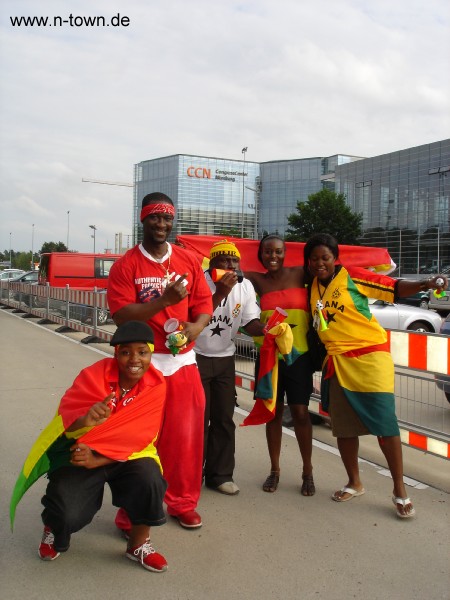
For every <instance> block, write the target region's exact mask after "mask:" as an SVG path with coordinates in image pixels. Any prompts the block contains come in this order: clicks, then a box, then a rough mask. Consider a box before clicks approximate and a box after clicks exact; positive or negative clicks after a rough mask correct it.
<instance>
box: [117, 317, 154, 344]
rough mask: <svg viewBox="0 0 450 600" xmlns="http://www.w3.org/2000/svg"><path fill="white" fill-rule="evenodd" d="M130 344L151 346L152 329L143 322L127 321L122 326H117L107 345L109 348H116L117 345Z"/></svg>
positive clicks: (152, 338) (152, 339)
mask: <svg viewBox="0 0 450 600" xmlns="http://www.w3.org/2000/svg"><path fill="white" fill-rule="evenodd" d="M131 342H146V343H147V342H149V343H150V344H153V343H154V336H153V330H152V328H151V327H150V326H149V325H147V323H144V321H127V322H126V323H124V324H123V325H119V327H118V328H117V329H116V331H115V333H114V335H113V336H112V339H111V341H110V342H109V343H110V345H111V346H118V345H119V344H130V343H131Z"/></svg>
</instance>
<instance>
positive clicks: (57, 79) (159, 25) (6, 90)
mask: <svg viewBox="0 0 450 600" xmlns="http://www.w3.org/2000/svg"><path fill="white" fill-rule="evenodd" d="M69 5H70V7H69ZM37 11H39V13H37ZM118 12H120V15H121V16H128V17H129V19H130V25H129V27H121V28H111V27H105V28H99V27H86V26H84V27H70V26H69V25H65V26H63V27H54V26H52V27H46V28H44V27H33V28H30V27H29V28H25V27H21V28H18V27H12V25H11V22H10V16H14V15H16V14H20V15H30V16H33V15H38V16H48V17H51V18H53V17H54V16H55V15H60V16H65V17H66V18H68V16H69V14H70V13H72V15H73V16H93V15H97V16H104V17H105V18H108V19H109V18H110V17H111V16H112V15H116V14H117V13H118ZM448 21H449V11H448V8H447V2H444V0H430V1H429V2H427V3H426V4H425V3H423V2H422V1H419V0H410V1H406V0H398V1H397V2H395V3H392V2H388V1H387V0H378V1H377V2H373V3H367V2H365V1H364V2H363V1H362V0H342V1H341V2H340V3H336V2H331V0H330V1H328V0H317V1H316V2H315V3H304V2H298V0H278V1H276V2H275V0H258V1H257V2H256V1H246V0H241V1H231V2H229V1H225V0H222V1H217V2H210V1H206V0H191V2H189V3H187V2H184V1H182V0H165V1H164V2H163V1H162V0H155V1H153V2H151V3H144V2H141V1H137V0H129V1H128V2H127V3H126V5H124V3H121V6H120V8H117V7H113V6H112V5H111V3H110V2H109V1H108V2H107V1H105V0H101V1H96V2H95V7H93V5H92V3H91V2H88V1H86V0H80V1H78V2H77V3H76V4H75V3H61V2H57V1H50V0H41V2H40V3H39V6H38V5H37V4H36V3H35V2H31V0H30V1H28V0H24V1H22V2H20V3H17V2H16V1H15V2H12V1H9V0H6V1H4V2H3V3H2V7H1V34H2V38H3V51H2V52H1V56H2V58H1V59H0V61H1V62H0V67H1V68H2V74H3V75H2V82H1V88H0V110H1V115H2V116H1V134H2V142H1V147H0V150H1V156H0V159H1V171H0V177H1V181H2V188H1V189H2V193H1V196H0V203H1V214H2V219H1V223H0V248H3V247H7V246H9V232H10V231H12V230H14V238H13V239H14V241H13V245H14V248H16V249H18V250H20V249H21V248H23V249H25V248H26V247H27V245H29V238H30V228H31V223H32V222H34V221H35V239H36V240H37V241H36V242H35V246H39V247H40V245H41V244H42V243H43V242H44V241H59V240H61V241H65V239H66V234H67V233H66V231H67V211H68V210H70V230H71V231H70V236H71V240H72V242H71V244H70V245H71V247H73V248H77V249H79V250H89V249H90V248H91V244H92V240H91V239H90V233H91V232H90V230H89V227H88V225H89V224H92V223H94V224H96V226H97V227H98V232H97V246H98V247H103V246H106V244H107V243H108V244H109V245H110V246H111V243H112V242H111V240H112V239H113V236H114V234H115V233H116V232H118V231H123V232H124V233H125V234H129V233H131V213H132V190H131V188H122V187H113V186H106V185H96V184H87V183H82V181H81V180H82V178H90V179H100V180H107V181H123V182H131V181H132V177H133V165H134V164H135V163H137V162H139V161H141V160H146V159H151V158H157V157H159V156H166V155H170V154H178V153H189V154H200V155H207V156H209V155H210V156H222V157H224V158H240V156H241V148H242V147H243V146H244V145H246V146H248V148H249V151H248V154H247V158H248V159H249V160H255V161H265V160H276V159H283V158H303V157H309V156H327V155H331V154H335V153H339V152H342V153H352V154H356V155H359V156H374V155H377V154H383V153H386V152H391V151H394V150H398V149H401V148H406V147H409V146H415V145H420V144H424V143H429V142H432V141H437V140H439V139H443V138H445V137H447V135H448V133H446V132H448V130H449V120H450V119H449V111H448V97H449V91H450V90H449V87H450V86H449V82H448V77H447V75H446V74H447V72H448V68H449V64H448V58H447V57H448V56H449V55H450V53H449V50H450V48H449V42H448V40H449V39H450V36H449V24H448ZM5 50H7V51H5ZM387 132H388V135H387ZM33 220H34V221H33ZM48 236H51V237H50V238H49V237H48Z"/></svg>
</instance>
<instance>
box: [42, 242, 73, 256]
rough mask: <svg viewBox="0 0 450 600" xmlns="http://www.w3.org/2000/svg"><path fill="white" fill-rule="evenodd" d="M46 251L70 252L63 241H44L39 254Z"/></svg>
mask: <svg viewBox="0 0 450 600" xmlns="http://www.w3.org/2000/svg"><path fill="white" fill-rule="evenodd" d="M44 252H68V250H67V246H66V245H65V244H63V242H44V243H43V244H42V248H41V249H40V250H39V254H43V253H44Z"/></svg>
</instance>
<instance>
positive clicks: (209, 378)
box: [196, 354, 236, 487]
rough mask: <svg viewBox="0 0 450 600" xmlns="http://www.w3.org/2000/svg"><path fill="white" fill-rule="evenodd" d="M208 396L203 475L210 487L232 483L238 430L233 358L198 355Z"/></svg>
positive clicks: (198, 363)
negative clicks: (235, 420)
mask: <svg viewBox="0 0 450 600" xmlns="http://www.w3.org/2000/svg"><path fill="white" fill-rule="evenodd" d="M196 356H197V365H198V368H199V371H200V377H201V379H202V384H203V388H204V390H205V396H206V408H205V438H204V475H205V484H206V485H207V486H208V487H217V486H219V485H221V484H222V483H225V482H226V481H233V471H234V464H235V461H234V451H235V429H236V425H235V424H234V421H233V413H234V406H235V395H234V392H235V366H234V356H223V357H210V356H203V355H202V354H197V355H196Z"/></svg>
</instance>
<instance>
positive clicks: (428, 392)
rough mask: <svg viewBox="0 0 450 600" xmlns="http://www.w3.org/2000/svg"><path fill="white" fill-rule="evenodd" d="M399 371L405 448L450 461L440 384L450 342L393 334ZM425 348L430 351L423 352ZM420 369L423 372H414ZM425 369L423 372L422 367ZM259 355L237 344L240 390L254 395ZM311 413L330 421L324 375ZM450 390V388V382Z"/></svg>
mask: <svg viewBox="0 0 450 600" xmlns="http://www.w3.org/2000/svg"><path fill="white" fill-rule="evenodd" d="M388 336H389V340H390V344H391V353H392V355H393V358H394V363H395V365H396V367H395V404H396V414H397V417H398V421H399V426H400V435H401V439H402V442H403V443H405V444H407V445H409V446H413V447H415V448H418V449H420V450H424V451H427V452H431V453H433V454H437V455H439V456H443V457H445V458H450V403H449V402H450V401H449V400H448V399H447V398H446V395H445V393H444V391H443V390H442V389H440V388H439V387H438V386H437V384H436V379H435V376H436V375H437V377H438V378H442V377H446V376H447V377H448V373H449V370H450V338H449V337H448V336H442V335H438V334H424V333H409V332H404V331H402V332H400V331H398V332H397V331H390V332H388ZM424 347H425V351H423V348H424ZM416 364H419V365H420V366H421V370H418V369H417V368H412V366H413V365H416ZM422 365H423V366H422ZM254 370H255V351H254V348H253V345H252V344H251V342H250V339H249V338H247V337H239V336H238V339H237V340H236V385H237V386H239V387H243V388H244V389H247V390H249V391H253V390H254ZM313 381H314V392H313V394H312V396H311V399H310V405H309V410H310V412H312V413H314V414H318V415H321V416H326V413H325V412H324V410H323V409H322V406H321V402H320V382H321V373H314V377H313ZM448 381H449V388H450V378H449V379H448Z"/></svg>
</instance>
